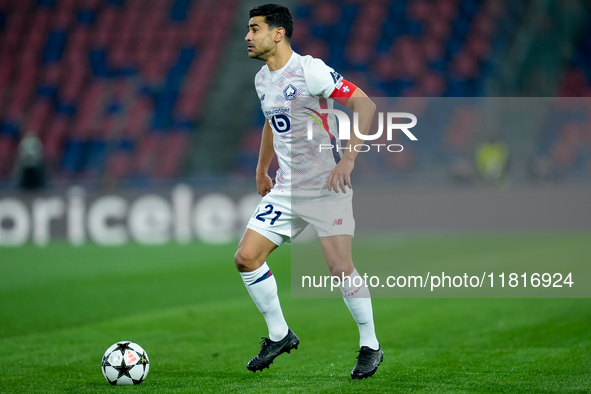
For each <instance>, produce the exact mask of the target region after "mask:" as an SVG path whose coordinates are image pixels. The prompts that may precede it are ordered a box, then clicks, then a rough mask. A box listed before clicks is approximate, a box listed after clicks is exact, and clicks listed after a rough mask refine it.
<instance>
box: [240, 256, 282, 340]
mask: <svg viewBox="0 0 591 394" xmlns="http://www.w3.org/2000/svg"><path fill="white" fill-rule="evenodd" d="M240 275H241V276H242V280H243V281H244V285H245V286H246V290H248V294H250V297H251V298H252V300H253V301H254V303H255V304H256V306H257V308H259V311H261V313H262V314H263V316H264V317H265V321H266V322H267V327H268V328H269V339H271V340H272V341H273V342H277V341H280V340H282V339H283V338H285V336H286V335H287V332H288V330H289V328H288V327H287V323H286V322H285V318H284V317H283V312H282V311H281V305H280V304H279V297H278V296H277V282H276V281H275V277H274V276H273V273H272V272H271V270H270V269H269V266H268V265H267V263H266V262H265V263H264V264H263V265H262V266H260V267H259V268H258V269H257V270H254V271H251V272H241V273H240Z"/></svg>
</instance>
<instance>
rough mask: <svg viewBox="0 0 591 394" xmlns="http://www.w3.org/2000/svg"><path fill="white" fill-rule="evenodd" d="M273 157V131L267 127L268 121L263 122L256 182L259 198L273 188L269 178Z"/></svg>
mask: <svg viewBox="0 0 591 394" xmlns="http://www.w3.org/2000/svg"><path fill="white" fill-rule="evenodd" d="M274 156H275V149H273V130H271V126H270V125H269V120H268V119H266V120H265V125H264V126H263V135H262V137H261V148H260V150H259V162H258V164H257V171H256V182H257V191H258V193H259V194H260V195H261V196H265V195H266V194H267V193H269V192H270V191H271V189H272V188H273V181H272V180H271V177H270V176H269V167H270V166H271V161H272V160H273V157H274Z"/></svg>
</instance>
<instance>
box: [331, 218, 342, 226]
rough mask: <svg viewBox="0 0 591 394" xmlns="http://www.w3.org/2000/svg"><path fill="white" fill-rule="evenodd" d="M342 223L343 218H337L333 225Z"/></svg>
mask: <svg viewBox="0 0 591 394" xmlns="http://www.w3.org/2000/svg"><path fill="white" fill-rule="evenodd" d="M341 224H343V219H335V220H334V222H332V225H333V226H340V225H341Z"/></svg>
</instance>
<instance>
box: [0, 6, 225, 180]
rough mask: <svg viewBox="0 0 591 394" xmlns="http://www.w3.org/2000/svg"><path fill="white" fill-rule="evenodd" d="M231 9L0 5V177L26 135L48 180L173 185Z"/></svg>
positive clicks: (214, 63)
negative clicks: (36, 145) (38, 147)
mask: <svg viewBox="0 0 591 394" xmlns="http://www.w3.org/2000/svg"><path fill="white" fill-rule="evenodd" d="M235 3H236V1H235V0H195V1H191V0H149V1H145V0H125V1H123V0H39V1H31V0H8V1H6V0H4V1H0V34H1V35H0V89H1V91H0V102H1V105H2V108H1V110H0V177H1V178H4V179H5V178H7V177H8V176H9V174H10V171H11V168H12V164H13V162H14V159H15V152H16V146H17V143H18V140H19V137H20V135H21V134H22V133H23V132H25V131H26V130H35V131H36V132H37V134H38V135H39V136H40V137H41V139H42V141H43V144H44V147H45V154H46V159H47V161H48V166H49V168H50V172H51V174H52V177H53V178H58V179H60V178H61V179H67V180H70V181H78V182H84V181H85V180H96V179H101V180H103V181H105V182H111V181H115V180H117V179H134V180H136V181H137V180H142V179H149V178H168V177H172V176H176V175H178V174H179V169H180V166H181V164H182V162H181V160H182V158H183V157H184V155H185V154H187V153H188V152H187V147H188V146H189V144H188V142H189V140H190V135H191V133H192V132H194V130H195V128H196V127H197V125H198V123H199V120H200V118H201V116H202V112H201V111H202V108H203V101H204V98H205V97H206V96H207V95H206V92H207V90H208V88H209V84H210V78H209V77H208V76H210V75H212V74H213V73H214V70H215V68H216V65H217V64H218V63H219V61H220V59H219V55H220V50H219V48H220V47H223V44H224V42H225V41H226V38H227V34H226V31H227V29H226V28H225V26H227V25H229V24H231V23H232V18H233V9H234V5H235ZM212 21H215V23H211V22H212Z"/></svg>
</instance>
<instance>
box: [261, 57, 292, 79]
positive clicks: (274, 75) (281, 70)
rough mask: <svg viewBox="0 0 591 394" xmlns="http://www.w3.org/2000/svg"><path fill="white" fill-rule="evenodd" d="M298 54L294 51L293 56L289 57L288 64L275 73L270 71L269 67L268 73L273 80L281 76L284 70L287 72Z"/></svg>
mask: <svg viewBox="0 0 591 394" xmlns="http://www.w3.org/2000/svg"><path fill="white" fill-rule="evenodd" d="M295 55H296V53H295V51H293V52H292V53H291V56H290V57H289V60H288V61H287V63H285V65H284V66H283V67H281V68H280V69H279V70H275V71H271V70H269V66H267V72H268V73H269V75H270V76H271V77H272V78H275V77H277V76H279V75H281V73H282V72H283V70H285V68H286V67H287V66H288V65H289V63H291V61H292V60H293V58H294V57H295Z"/></svg>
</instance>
